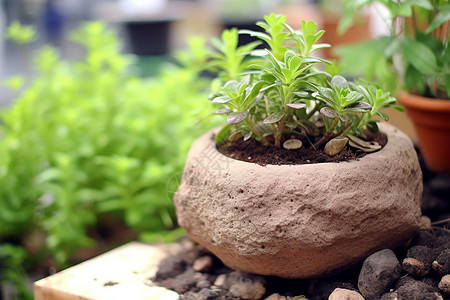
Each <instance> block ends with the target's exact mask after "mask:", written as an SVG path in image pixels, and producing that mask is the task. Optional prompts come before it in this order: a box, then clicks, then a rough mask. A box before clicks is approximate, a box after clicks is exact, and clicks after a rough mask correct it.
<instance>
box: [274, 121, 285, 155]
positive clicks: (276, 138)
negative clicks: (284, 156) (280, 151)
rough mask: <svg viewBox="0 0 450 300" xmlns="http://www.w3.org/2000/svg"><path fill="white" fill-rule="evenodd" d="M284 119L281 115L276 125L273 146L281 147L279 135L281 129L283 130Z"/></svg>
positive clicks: (280, 135) (280, 134)
mask: <svg viewBox="0 0 450 300" xmlns="http://www.w3.org/2000/svg"><path fill="white" fill-rule="evenodd" d="M285 120H286V117H283V118H282V119H281V121H280V125H279V126H278V130H277V131H276V133H275V147H277V148H280V147H281V137H282V136H283V134H282V133H283V130H284V121H285Z"/></svg>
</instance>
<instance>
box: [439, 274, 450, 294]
mask: <svg viewBox="0 0 450 300" xmlns="http://www.w3.org/2000/svg"><path fill="white" fill-rule="evenodd" d="M438 287H439V289H440V290H441V291H443V292H444V293H447V294H450V275H445V276H444V277H442V279H441V281H440V282H439V285H438Z"/></svg>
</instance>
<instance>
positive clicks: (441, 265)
mask: <svg viewBox="0 0 450 300" xmlns="http://www.w3.org/2000/svg"><path fill="white" fill-rule="evenodd" d="M433 270H435V271H436V272H438V273H439V274H441V275H445V274H450V249H449V248H447V249H444V250H442V251H441V252H440V253H439V255H438V256H437V258H436V260H435V261H433Z"/></svg>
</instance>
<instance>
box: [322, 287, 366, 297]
mask: <svg viewBox="0 0 450 300" xmlns="http://www.w3.org/2000/svg"><path fill="white" fill-rule="evenodd" d="M328 300H364V297H363V296H361V294H360V293H358V292H357V291H352V290H347V289H341V288H336V289H334V291H333V292H332V293H331V294H330V297H328Z"/></svg>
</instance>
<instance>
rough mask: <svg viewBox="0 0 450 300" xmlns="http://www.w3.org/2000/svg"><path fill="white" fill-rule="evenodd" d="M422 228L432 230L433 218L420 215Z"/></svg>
mask: <svg viewBox="0 0 450 300" xmlns="http://www.w3.org/2000/svg"><path fill="white" fill-rule="evenodd" d="M420 223H421V224H420V230H431V229H432V227H431V219H430V218H429V217H427V216H421V217H420Z"/></svg>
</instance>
